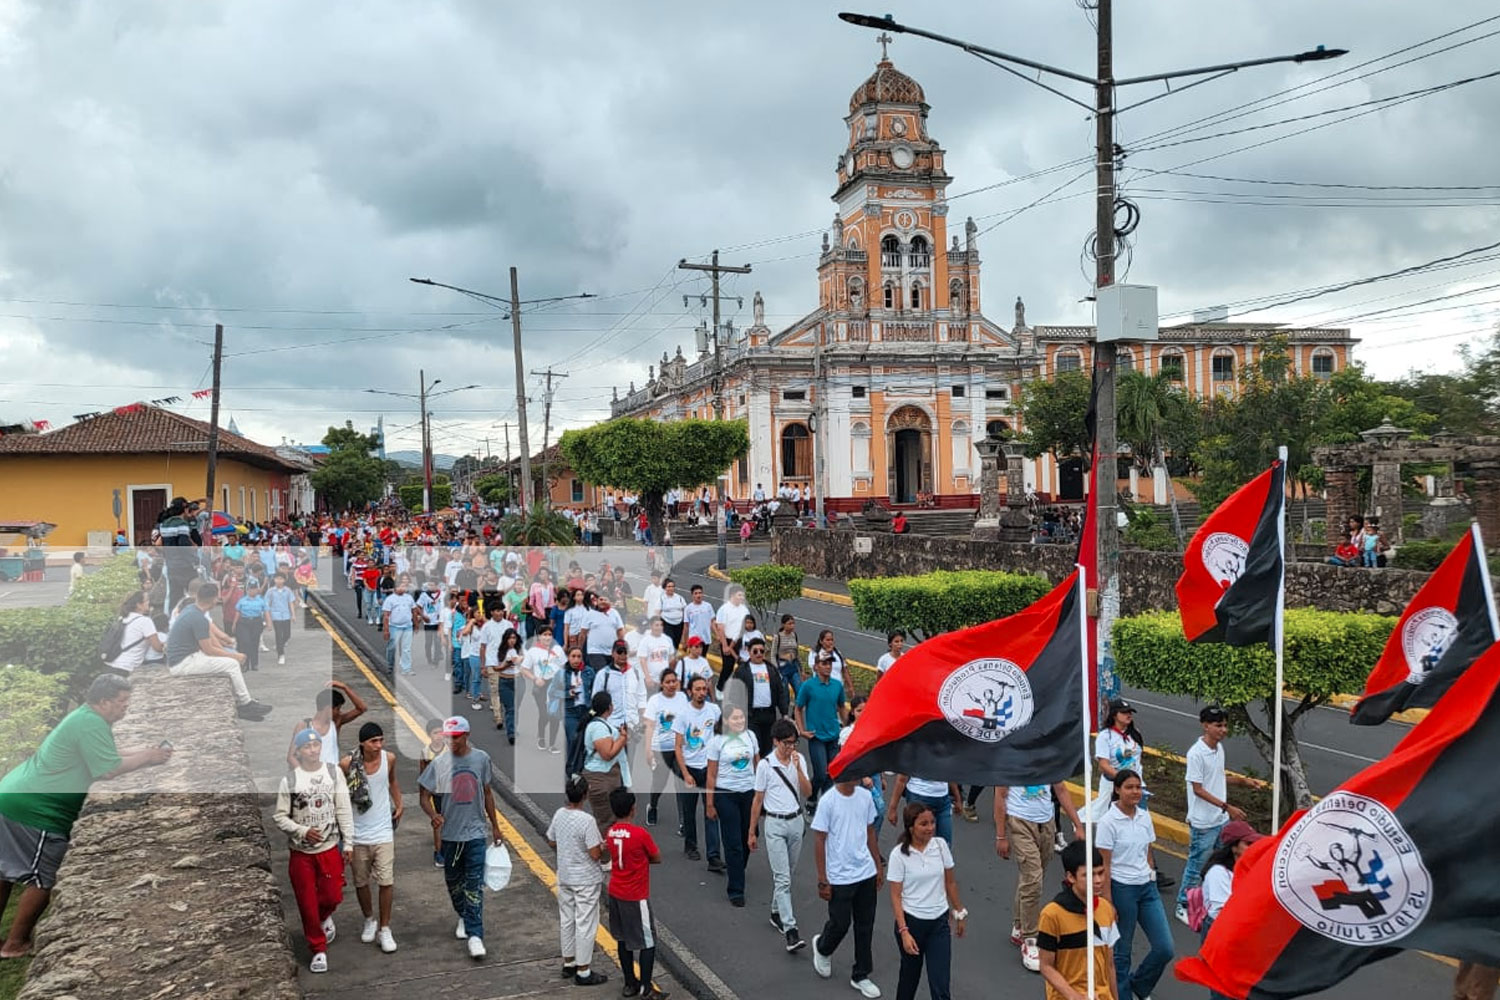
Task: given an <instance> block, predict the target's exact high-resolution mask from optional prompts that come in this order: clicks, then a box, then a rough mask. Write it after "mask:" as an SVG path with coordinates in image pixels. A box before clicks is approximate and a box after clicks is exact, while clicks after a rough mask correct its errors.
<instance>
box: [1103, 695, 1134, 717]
mask: <svg viewBox="0 0 1500 1000" xmlns="http://www.w3.org/2000/svg"><path fill="white" fill-rule="evenodd" d="M1134 711H1135V706H1134V705H1132V704H1131V703H1130V702H1128V701H1126V700H1125V699H1124V698H1116V699H1115V700H1114V701H1112V702H1110V703H1109V714H1110V715H1114V714H1115V713H1116V712H1134Z"/></svg>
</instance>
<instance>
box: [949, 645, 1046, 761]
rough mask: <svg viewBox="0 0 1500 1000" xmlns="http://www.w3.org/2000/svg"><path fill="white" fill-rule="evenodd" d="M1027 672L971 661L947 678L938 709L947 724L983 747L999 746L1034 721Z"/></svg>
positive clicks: (1000, 662) (1011, 665) (999, 663)
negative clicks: (1012, 734) (993, 744)
mask: <svg viewBox="0 0 1500 1000" xmlns="http://www.w3.org/2000/svg"><path fill="white" fill-rule="evenodd" d="M1033 706H1034V701H1033V699H1032V696H1031V684H1030V683H1029V682H1028V681H1027V680H1026V671H1024V670H1022V669H1021V668H1020V667H1018V666H1016V665H1015V664H1014V663H1012V662H1011V661H1010V660H1005V659H999V658H995V659H984V660H971V661H970V662H968V663H966V664H964V665H963V666H962V667H959V668H958V669H957V670H955V671H953V673H951V674H949V675H948V679H947V680H946V681H944V682H943V687H942V690H941V691H939V692H938V707H939V708H941V709H942V712H943V716H944V718H946V719H947V720H948V723H949V724H950V725H951V726H953V728H954V729H957V730H958V731H959V732H961V733H963V734H964V735H965V736H967V737H969V739H971V740H976V741H978V742H980V743H999V742H1000V741H1001V740H1003V739H1005V738H1006V737H1007V736H1009V735H1010V734H1011V733H1013V732H1015V731H1016V730H1017V729H1020V728H1021V727H1023V726H1025V725H1026V724H1027V723H1028V722H1030V721H1031V712H1032V708H1033Z"/></svg>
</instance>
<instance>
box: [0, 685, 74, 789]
mask: <svg viewBox="0 0 1500 1000" xmlns="http://www.w3.org/2000/svg"><path fill="white" fill-rule="evenodd" d="M66 690H67V679H66V678H64V677H61V676H58V675H52V676H48V675H46V674H39V673H37V672H36V671H35V670H30V669H27V668H26V667H17V666H11V665H8V664H7V665H6V666H0V705H4V706H5V710H4V711H3V712H0V775H3V774H5V772H7V771H9V770H10V769H11V768H13V767H15V766H16V765H17V764H19V763H21V761H23V760H25V759H26V758H27V757H29V756H31V754H32V752H33V751H35V750H36V748H37V747H38V746H40V745H41V742H42V739H43V737H45V736H46V735H47V732H48V731H49V730H50V729H51V728H52V727H53V726H54V725H56V724H57V721H58V720H59V719H60V718H62V713H63V695H64V693H65V692H66Z"/></svg>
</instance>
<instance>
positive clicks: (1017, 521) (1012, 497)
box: [1000, 445, 1031, 542]
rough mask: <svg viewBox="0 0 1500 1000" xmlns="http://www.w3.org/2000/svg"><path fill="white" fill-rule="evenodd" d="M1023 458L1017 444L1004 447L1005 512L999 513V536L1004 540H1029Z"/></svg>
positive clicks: (1028, 518)
mask: <svg viewBox="0 0 1500 1000" xmlns="http://www.w3.org/2000/svg"><path fill="white" fill-rule="evenodd" d="M1024 462H1025V458H1024V456H1022V454H1021V449H1020V448H1019V447H1018V446H1015V445H1012V446H1010V447H1008V448H1006V454H1005V513H1004V514H1001V515H1000V538H1001V540H1002V541H1006V542H1027V541H1030V540H1031V516H1030V515H1029V514H1027V513H1026V469H1025V467H1024Z"/></svg>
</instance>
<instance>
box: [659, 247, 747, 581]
mask: <svg viewBox="0 0 1500 1000" xmlns="http://www.w3.org/2000/svg"><path fill="white" fill-rule="evenodd" d="M677 267H678V268H679V269H681V270H684V271H707V272H708V274H709V276H710V278H711V279H712V281H713V300H714V327H713V334H714V382H713V391H714V419H715V420H723V419H724V348H723V344H721V343H720V339H721V338H720V332H721V331H720V329H719V275H721V274H749V273H750V267H749V265H745V266H743V267H736V266H733V265H729V264H724V265H721V264H720V263H719V251H717V250H715V251H714V255H713V263H711V264H689V263H688V262H687V260H686V259H684V260H680V261H678V262H677ZM714 484H715V486H716V487H717V489H718V493H717V495H718V498H719V516H718V517H717V518H716V519H715V520H716V521H717V522H718V528H719V531H718V536H719V560H718V566H719V569H721V570H722V569H726V568H727V567H728V565H729V545H728V542H727V540H726V539H725V529H726V525H725V522H724V514H725V506H724V480H723V478H719V479H716V480H715V481H714Z"/></svg>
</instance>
